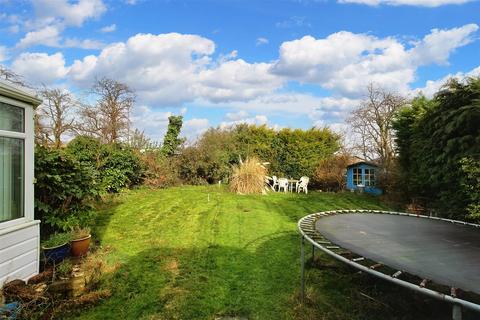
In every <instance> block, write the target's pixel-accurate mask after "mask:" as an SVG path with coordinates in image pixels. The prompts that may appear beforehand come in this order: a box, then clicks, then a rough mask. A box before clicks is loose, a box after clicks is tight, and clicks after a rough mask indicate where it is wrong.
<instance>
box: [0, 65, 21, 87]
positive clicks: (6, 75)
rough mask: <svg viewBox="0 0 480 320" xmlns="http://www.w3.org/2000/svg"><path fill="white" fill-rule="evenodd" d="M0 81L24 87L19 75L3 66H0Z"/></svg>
mask: <svg viewBox="0 0 480 320" xmlns="http://www.w3.org/2000/svg"><path fill="white" fill-rule="evenodd" d="M0 79H3V80H5V81H8V82H10V83H13V84H16V85H19V86H24V87H25V86H26V84H25V81H24V79H23V78H22V77H21V76H20V75H18V74H16V73H15V72H13V71H12V70H10V69H8V68H7V67H5V66H3V65H0Z"/></svg>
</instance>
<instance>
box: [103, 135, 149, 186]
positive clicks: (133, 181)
mask: <svg viewBox="0 0 480 320" xmlns="http://www.w3.org/2000/svg"><path fill="white" fill-rule="evenodd" d="M98 170H99V171H100V174H101V176H102V182H101V185H102V189H103V190H105V191H107V192H113V193H117V192H119V191H120V190H122V189H123V188H126V187H131V186H134V185H138V184H140V183H141V182H142V180H143V173H144V169H143V167H142V163H141V161H140V158H139V156H138V155H137V154H136V153H135V152H134V151H133V149H131V148H130V147H128V146H125V145H122V144H104V145H102V147H101V150H100V166H99V168H98Z"/></svg>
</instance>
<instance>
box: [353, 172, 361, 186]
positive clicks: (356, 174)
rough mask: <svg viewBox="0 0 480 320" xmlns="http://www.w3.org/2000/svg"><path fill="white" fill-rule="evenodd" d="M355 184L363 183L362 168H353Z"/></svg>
mask: <svg viewBox="0 0 480 320" xmlns="http://www.w3.org/2000/svg"><path fill="white" fill-rule="evenodd" d="M353 184H354V185H359V184H362V169H360V168H353Z"/></svg>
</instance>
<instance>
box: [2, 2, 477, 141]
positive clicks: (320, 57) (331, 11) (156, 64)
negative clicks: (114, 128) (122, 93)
mask: <svg viewBox="0 0 480 320" xmlns="http://www.w3.org/2000/svg"><path fill="white" fill-rule="evenodd" d="M478 12H480V2H478V1H474V0H472V1H468V0H337V1H335V0H317V1H315V0H283V1H282V0H278V1H273V0H271V1H234V0H231V1H220V0H216V1H175V0H170V1H167V0H165V1H161V0H158V1H153V0H152V1H148V0H137V1H133V0H130V1H108V0H78V1H67V0H32V1H14V0H0V63H1V64H4V65H6V66H7V67H9V68H11V69H13V70H14V71H16V72H17V73H19V74H22V75H23V76H24V77H25V78H26V79H27V80H28V81H29V82H31V83H33V84H45V85H49V86H61V87H64V88H66V89H67V90H70V91H72V92H73V93H75V94H77V95H78V96H79V97H80V96H82V92H83V91H85V90H86V89H87V88H88V87H89V86H90V85H91V83H92V81H93V79H94V78H95V77H103V76H106V77H111V78H114V79H117V80H119V81H122V82H125V83H127V84H129V85H130V86H131V87H133V88H134V89H135V90H136V91H137V95H138V99H137V103H136V106H135V110H134V113H133V115H134V117H133V121H134V125H135V126H136V127H138V128H139V129H141V130H145V132H146V133H147V134H148V135H149V136H151V137H152V138H154V139H156V140H160V139H161V137H162V136H163V134H164V131H165V127H166V124H167V118H168V116H169V115H170V114H172V113H175V114H183V115H184V116H185V128H184V135H186V136H188V137H189V138H193V137H195V136H196V135H197V134H199V133H201V132H202V130H205V128H207V127H208V126H217V125H223V126H228V125H231V124H234V123H238V122H248V123H257V124H263V123H266V124H268V125H269V126H272V127H301V128H308V127H311V126H315V125H316V126H324V125H328V126H331V127H332V128H334V129H335V130H345V125H344V119H345V117H347V116H348V114H349V113H350V111H351V110H352V108H354V107H355V106H356V105H358V103H359V102H360V100H361V99H362V97H363V95H364V92H365V89H366V86H367V85H368V84H369V83H374V84H376V85H380V86H382V87H384V88H386V89H388V90H391V91H395V92H397V93H400V94H403V95H405V96H414V95H415V94H417V93H418V91H420V90H421V91H422V92H423V93H425V94H426V95H431V94H433V92H435V90H436V89H438V88H439V87H440V86H441V84H442V83H443V82H444V81H445V80H446V79H447V78H448V77H449V76H456V77H459V78H462V77H465V76H468V75H478V74H480V62H479V59H478V57H479V56H480V41H478V38H479V34H480V32H479V31H478V28H479V25H480V15H479V14H478Z"/></svg>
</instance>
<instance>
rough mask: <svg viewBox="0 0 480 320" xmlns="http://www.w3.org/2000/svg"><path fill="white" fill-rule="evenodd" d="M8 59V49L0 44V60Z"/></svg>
mask: <svg viewBox="0 0 480 320" xmlns="http://www.w3.org/2000/svg"><path fill="white" fill-rule="evenodd" d="M5 60H8V49H7V47H4V46H0V62H3V61H5Z"/></svg>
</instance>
